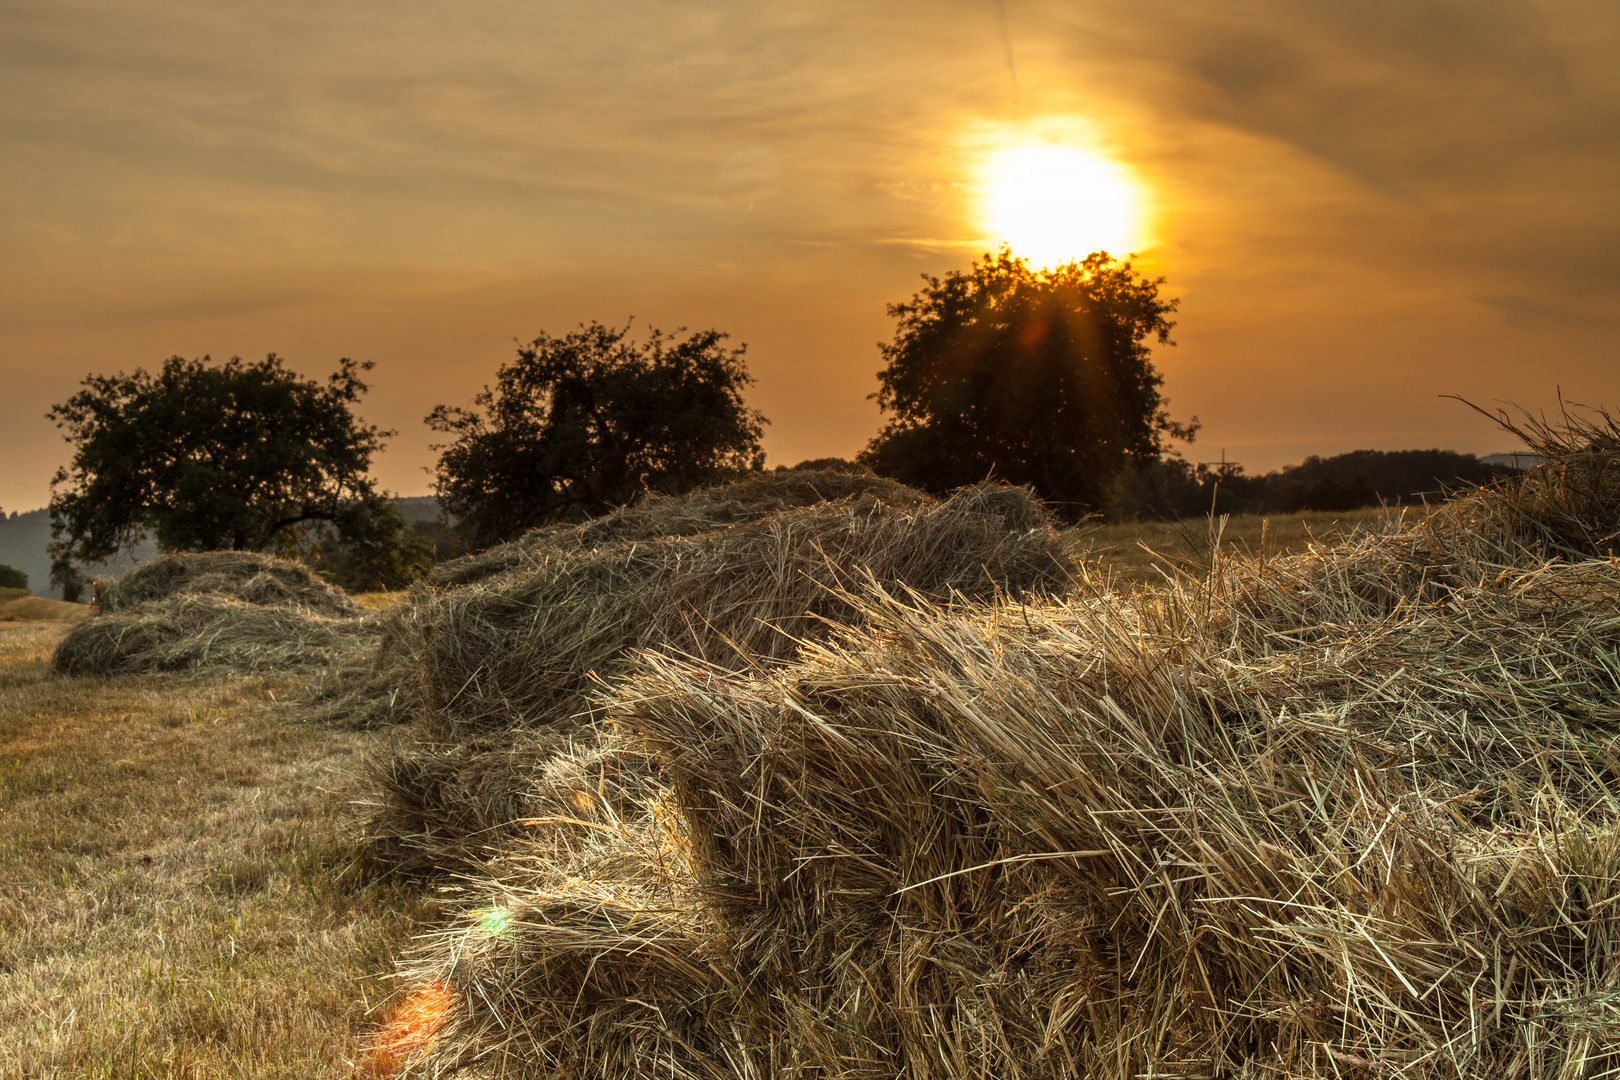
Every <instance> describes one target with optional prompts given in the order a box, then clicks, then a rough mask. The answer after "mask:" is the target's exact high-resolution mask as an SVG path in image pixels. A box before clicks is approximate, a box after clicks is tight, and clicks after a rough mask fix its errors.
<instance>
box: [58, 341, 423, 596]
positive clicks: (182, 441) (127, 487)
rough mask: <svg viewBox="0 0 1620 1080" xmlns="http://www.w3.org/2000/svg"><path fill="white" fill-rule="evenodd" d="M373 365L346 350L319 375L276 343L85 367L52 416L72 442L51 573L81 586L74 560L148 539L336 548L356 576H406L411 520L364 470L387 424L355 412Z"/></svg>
mask: <svg viewBox="0 0 1620 1080" xmlns="http://www.w3.org/2000/svg"><path fill="white" fill-rule="evenodd" d="M371 366H372V365H371V364H369V363H366V364H356V363H355V362H354V361H352V360H340V361H339V362H338V370H337V371H336V372H335V373H333V374H332V376H331V377H330V378H328V379H327V381H326V383H325V384H324V385H323V384H321V383H319V382H316V381H314V380H305V379H302V378H301V377H300V376H298V375H297V374H296V373H294V372H292V371H289V370H287V368H286V367H285V366H284V364H283V362H282V360H281V358H280V357H278V356H276V355H275V354H274V353H271V354H270V355H269V356H267V357H266V358H265V359H264V360H263V361H262V362H260V363H253V364H249V363H245V362H244V361H243V360H242V359H241V358H240V357H234V356H233V357H232V358H231V359H230V360H228V361H226V362H225V363H223V364H213V363H211V361H210V359H209V358H208V357H206V356H205V357H203V358H202V359H201V360H185V359H184V358H182V357H179V356H175V357H172V358H170V359H169V360H167V361H165V362H164V364H163V368H162V370H161V371H159V372H158V373H157V374H155V375H153V374H148V373H147V372H146V371H144V370H141V369H136V371H135V373H134V374H133V375H125V374H123V373H119V374H117V375H91V376H88V377H86V379H85V380H84V383H83V385H84V389H82V390H80V391H79V392H78V393H77V394H75V395H73V397H71V398H69V399H68V400H67V401H66V402H64V403H62V404H60V405H57V406H54V407H53V408H52V409H51V410H50V412H49V413H48V414H47V415H48V416H49V417H50V418H51V419H53V420H55V421H56V423H57V426H58V427H61V428H64V429H65V431H66V434H65V435H64V438H65V439H66V440H67V441H68V442H70V443H73V444H74V453H73V460H72V463H71V464H70V465H69V466H66V467H64V468H62V469H60V470H58V471H57V474H56V477H55V479H53V480H52V481H51V502H50V510H51V532H52V535H53V537H54V541H53V543H52V544H51V554H52V560H53V568H52V574H51V576H52V580H53V581H55V582H56V583H57V584H59V585H61V586H63V588H64V590H65V591H66V592H76V591H77V590H78V589H79V588H82V585H83V582H82V578H81V577H80V575H79V572H78V569H77V566H82V565H83V564H86V563H93V562H100V561H102V560H104V559H107V558H110V557H111V556H112V555H113V554H114V553H116V552H117V551H118V550H119V549H121V548H123V549H128V548H133V547H134V546H135V545H136V544H138V543H140V542H141V541H142V540H143V539H145V538H147V537H148V536H151V537H153V538H154V539H155V540H156V541H157V544H158V546H159V547H160V548H161V549H163V550H165V551H211V550H217V549H222V548H229V549H232V550H250V551H274V552H277V553H279V554H284V555H298V554H301V553H308V552H311V551H315V550H317V549H322V548H325V549H329V550H330V549H332V548H334V547H341V548H342V549H344V550H346V551H347V552H348V553H349V554H350V556H351V558H350V560H349V561H350V562H351V563H354V564H355V565H356V568H358V569H360V570H361V572H360V573H358V574H357V575H353V576H351V578H350V581H351V582H354V581H356V580H358V581H360V582H361V583H373V584H374V583H378V577H379V575H378V574H371V573H370V569H378V570H379V571H380V574H381V575H382V576H384V577H386V576H387V574H389V573H391V572H394V571H398V572H400V573H406V572H408V571H407V570H406V569H405V568H404V567H403V564H411V563H413V560H414V559H415V557H414V556H413V555H412V553H411V551H410V549H409V548H410V545H409V536H410V534H409V530H408V527H407V526H406V524H405V522H404V520H403V519H402V518H401V517H400V516H399V512H398V511H397V510H396V509H395V508H394V506H393V504H392V502H391V501H390V500H389V499H388V498H387V497H386V496H385V495H383V494H381V493H379V492H378V491H377V489H376V484H375V482H374V481H373V480H371V478H370V477H369V476H367V472H368V470H369V469H370V466H371V456H372V454H374V453H376V452H377V450H379V449H380V448H381V447H382V444H383V440H384V439H385V438H387V437H388V436H390V435H392V434H393V432H389V431H381V430H379V429H378V428H376V427H373V426H368V425H366V424H364V423H362V422H361V421H360V420H359V419H358V418H357V417H356V416H355V415H354V413H353V411H352V408H351V407H352V406H353V405H354V404H355V403H356V402H358V401H359V400H360V396H361V395H362V394H363V393H365V391H366V389H367V388H366V384H365V383H363V382H361V381H360V372H362V371H366V370H369V369H370V368H371ZM415 561H419V560H415ZM368 567H369V568H370V569H367V568H368ZM396 576H398V575H397V574H396ZM340 583H342V582H341V581H340Z"/></svg>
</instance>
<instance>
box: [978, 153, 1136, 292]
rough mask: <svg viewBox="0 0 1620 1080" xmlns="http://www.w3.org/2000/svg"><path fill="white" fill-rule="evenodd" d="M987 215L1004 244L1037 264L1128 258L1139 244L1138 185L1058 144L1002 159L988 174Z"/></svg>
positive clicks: (1086, 155) (1096, 159)
mask: <svg viewBox="0 0 1620 1080" xmlns="http://www.w3.org/2000/svg"><path fill="white" fill-rule="evenodd" d="M987 172H988V175H987V181H988V182H987V185H986V186H987V189H988V191H987V199H986V203H985V217H986V219H987V224H988V225H989V227H990V229H991V231H992V232H994V233H995V235H996V238H997V239H998V240H1002V241H1005V242H1006V243H1007V244H1008V246H1010V247H1011V248H1012V251H1013V254H1014V255H1020V256H1022V257H1024V258H1026V259H1028V260H1029V261H1030V263H1031V264H1033V265H1035V266H1053V265H1055V264H1057V263H1062V262H1068V261H1069V260H1071V259H1079V258H1083V257H1085V256H1086V255H1089V254H1090V253H1091V252H1093V251H1107V252H1108V253H1109V254H1110V255H1114V256H1118V257H1124V256H1125V255H1127V254H1129V253H1130V252H1131V250H1132V249H1133V248H1135V247H1137V246H1140V245H1141V242H1142V241H1141V224H1142V223H1141V217H1142V214H1141V207H1140V199H1139V197H1138V195H1137V190H1136V185H1135V184H1133V183H1132V181H1131V179H1130V177H1129V175H1128V174H1127V173H1126V172H1125V170H1124V169H1123V168H1121V167H1120V166H1119V165H1117V164H1115V163H1114V162H1112V161H1109V160H1108V159H1106V158H1104V157H1100V156H1098V155H1096V154H1092V153H1088V152H1086V151H1084V150H1080V149H1077V148H1075V147H1073V146H1066V145H1062V144H1059V143H1028V144H1024V145H1020V146H1013V147H1010V148H1008V149H1005V150H1002V151H1001V152H1000V153H998V154H996V155H995V156H994V157H993V158H992V159H991V160H990V164H989V168H988V170H987Z"/></svg>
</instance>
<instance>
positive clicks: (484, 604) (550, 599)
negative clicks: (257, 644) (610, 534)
mask: <svg viewBox="0 0 1620 1080" xmlns="http://www.w3.org/2000/svg"><path fill="white" fill-rule="evenodd" d="M844 479H846V480H847V479H850V478H847V477H846V478H844ZM668 516H670V515H666V518H667V517H668ZM1071 570H1072V566H1071V563H1070V562H1069V560H1068V557H1067V555H1066V550H1065V548H1064V546H1063V544H1062V542H1061V540H1060V538H1059V537H1058V535H1057V534H1056V533H1055V532H1054V530H1053V529H1052V527H1051V525H1050V522H1049V521H1048V519H1047V518H1046V516H1045V514H1044V511H1043V510H1042V509H1041V507H1040V506H1039V504H1038V503H1036V502H1035V501H1034V500H1033V498H1032V497H1031V496H1030V495H1029V493H1028V492H1026V491H1024V490H1022V489H1016V488H1000V487H989V486H986V487H980V488H974V489H969V490H965V491H963V492H961V493H959V494H958V495H956V496H954V497H953V498H951V499H949V500H947V501H945V502H943V503H940V504H938V505H923V506H921V507H920V508H918V509H915V510H903V509H899V508H897V507H895V506H894V505H893V504H891V503H888V502H883V501H879V500H877V499H874V498H871V497H869V496H862V497H860V498H852V499H844V500H841V501H838V502H824V503H819V504H815V505H811V506H804V507H799V508H795V509H788V510H784V511H780V512H778V513H774V514H771V515H769V516H766V517H764V518H761V519H759V520H757V521H745V522H743V523H740V524H735V525H730V526H726V527H719V528H710V529H707V530H704V531H701V532H699V533H697V534H695V535H688V536H680V535H676V536H657V537H654V538H653V539H650V540H640V539H618V540H615V541H614V542H612V543H609V544H603V545H601V546H597V547H591V548H575V549H573V550H571V551H570V550H544V551H543V553H542V554H534V552H533V551H528V552H526V553H525V554H524V558H523V561H521V562H519V563H518V564H516V565H515V566H514V567H513V568H511V569H509V570H507V571H505V572H503V573H500V574H497V575H493V576H490V577H488V578H486V579H484V580H482V581H479V582H476V583H474V584H471V585H466V586H462V587H459V588H455V589H450V590H445V591H443V592H429V591H427V590H418V591H417V592H415V593H414V594H413V596H412V597H411V598H410V599H409V601H408V602H407V604H406V605H403V606H402V607H401V608H400V609H399V610H398V611H397V613H396V614H395V615H393V616H392V617H391V618H390V619H389V620H388V621H387V622H385V624H384V630H383V633H384V638H383V644H382V646H381V647H380V649H379V652H378V654H377V656H376V657H375V659H374V661H373V665H372V668H371V671H370V673H369V678H365V677H359V678H356V677H350V678H349V679H348V687H347V688H346V690H345V691H344V692H343V693H341V694H334V695H332V696H331V697H329V699H328V701H327V702H326V704H325V705H324V708H325V710H326V715H328V716H338V717H343V716H347V717H348V718H349V719H350V722H375V721H376V720H377V719H378V718H379V717H386V718H394V717H399V716H401V715H403V716H407V717H411V718H412V724H411V726H410V728H409V730H408V731H407V732H406V733H404V734H402V735H401V736H399V737H398V738H397V739H396V740H395V741H394V743H393V745H392V747H391V749H390V752H389V753H388V754H387V755H386V756H385V757H384V758H383V759H382V760H380V761H379V762H378V763H377V765H376V767H375V768H374V769H373V770H372V774H373V777H372V779H373V785H374V787H375V789H376V791H377V795H376V797H375V800H374V810H373V817H372V821H371V825H370V827H369V835H370V837H371V838H372V841H373V844H374V849H375V850H376V851H377V853H378V855H379V857H380V858H382V859H383V860H384V861H386V862H387V863H389V864H391V865H394V866H396V867H398V868H400V869H402V870H408V871H410V872H413V873H414V872H422V871H425V870H430V869H453V868H459V867H460V866H462V865H464V864H466V863H468V862H473V861H476V860H477V859H478V858H481V857H482V855H483V854H484V849H486V848H488V847H490V846H498V845H499V844H501V843H504V840H505V835H504V833H503V831H502V826H503V825H504V824H505V823H508V822H511V821H513V820H515V818H517V817H520V816H522V814H523V812H524V811H523V810H522V809H521V807H522V802H523V799H524V795H523V792H524V790H525V788H526V786H527V784H528V779H527V774H528V773H529V772H530V771H531V770H532V768H533V767H535V766H536V765H537V764H543V763H544V761H545V760H546V757H547V755H548V754H549V753H550V751H551V749H552V748H553V746H554V745H555V742H556V740H558V739H563V740H566V739H568V738H570V737H571V736H572V735H573V733H574V732H576V731H579V730H581V729H583V728H586V727H589V726H590V724H591V723H592V717H591V711H592V707H591V694H592V693H593V691H594V690H595V689H596V688H597V686H598V685H599V680H603V679H611V678H613V677H615V676H616V674H617V673H618V672H619V671H621V670H622V669H623V668H624V667H625V665H626V664H627V663H628V662H629V660H630V657H631V655H632V653H633V651H634V650H636V649H639V648H645V647H649V646H661V647H666V648H671V649H675V650H679V651H680V652H682V653H685V654H688V655H691V656H693V657H697V658H701V659H705V660H709V661H712V662H715V663H719V664H722V665H729V664H735V663H740V662H742V661H743V659H744V658H749V659H750V661H758V660H760V659H765V658H775V659H785V658H787V657H790V656H792V655H793V654H794V653H795V652H796V651H797V650H798V648H799V646H800V643H801V642H802V641H804V640H806V639H808V638H812V637H816V636H820V635H822V634H824V633H825V632H826V630H827V628H828V626H829V625H834V624H838V623H846V622H850V621H854V620H858V618H859V616H860V609H859V607H858V606H856V605H854V604H853V603H852V601H851V600H850V598H849V596H848V594H846V593H844V592H842V591H840V589H841V588H842V587H844V586H855V585H858V584H860V583H862V582H872V583H876V584H879V585H884V586H888V587H891V588H897V587H906V588H911V589H915V590H918V591H919V592H920V593H924V594H927V595H930V596H933V597H936V598H938V599H941V600H943V599H946V598H949V597H951V596H953V595H954V596H985V595H990V594H993V593H994V592H996V591H997V590H1012V591H1015V592H1021V591H1024V590H1045V591H1054V590H1057V589H1059V588H1061V587H1063V586H1064V585H1065V584H1066V581H1067V577H1068V575H1069V574H1070V572H1071ZM336 681H337V680H336V679H334V680H333V682H336ZM541 728H549V729H554V730H551V731H536V730H535V729H541Z"/></svg>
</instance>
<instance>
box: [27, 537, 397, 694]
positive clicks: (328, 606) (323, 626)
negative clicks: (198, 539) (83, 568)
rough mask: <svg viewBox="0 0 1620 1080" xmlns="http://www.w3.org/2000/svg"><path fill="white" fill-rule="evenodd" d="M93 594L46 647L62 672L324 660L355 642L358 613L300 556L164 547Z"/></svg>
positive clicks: (283, 665) (248, 667)
mask: <svg viewBox="0 0 1620 1080" xmlns="http://www.w3.org/2000/svg"><path fill="white" fill-rule="evenodd" d="M94 595H95V611H96V613H95V614H94V615H93V616H91V617H90V618H88V619H86V620H84V621H83V622H81V623H79V624H78V625H77V626H75V627H74V628H73V629H72V630H71V631H69V632H68V634H67V635H66V636H65V637H63V639H62V640H61V641H60V642H59V643H58V644H57V647H56V651H55V653H54V654H53V655H52V657H51V664H52V666H53V667H54V668H55V669H56V670H57V671H58V672H60V673H61V674H63V675H112V674H118V673H125V672H139V671H184V670H190V669H195V668H229V669H232V670H239V671H284V670H289V669H293V668H301V667H323V666H326V665H329V664H331V663H333V662H334V661H336V660H337V659H339V658H340V657H342V656H343V655H345V654H346V653H347V652H348V651H350V650H352V649H353V648H355V640H356V637H357V633H358V628H360V627H361V626H362V625H363V618H364V616H365V615H366V612H365V610H364V609H363V608H361V607H360V606H359V605H357V604H355V603H354V602H353V601H352V600H350V599H349V598H348V597H347V596H346V595H345V594H344V593H343V592H342V590H340V589H336V588H334V587H332V586H331V585H328V584H327V583H326V582H324V581H322V580H321V579H320V578H318V577H316V576H315V575H314V574H313V573H311V572H310V571H309V570H308V569H307V568H306V567H304V566H303V565H301V564H299V563H295V562H289V561H287V560H285V559H277V558H275V557H273V556H269V555H261V554H257V553H253V552H237V551H213V552H203V553H198V554H181V555H165V556H163V557H162V558H159V559H155V560H153V561H152V562H150V563H147V564H146V565H145V566H141V567H138V568H136V569H134V570H131V571H130V572H129V573H127V574H125V575H124V576H123V577H122V578H118V579H116V580H107V579H98V580H97V581H96V583H95V592H94Z"/></svg>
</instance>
